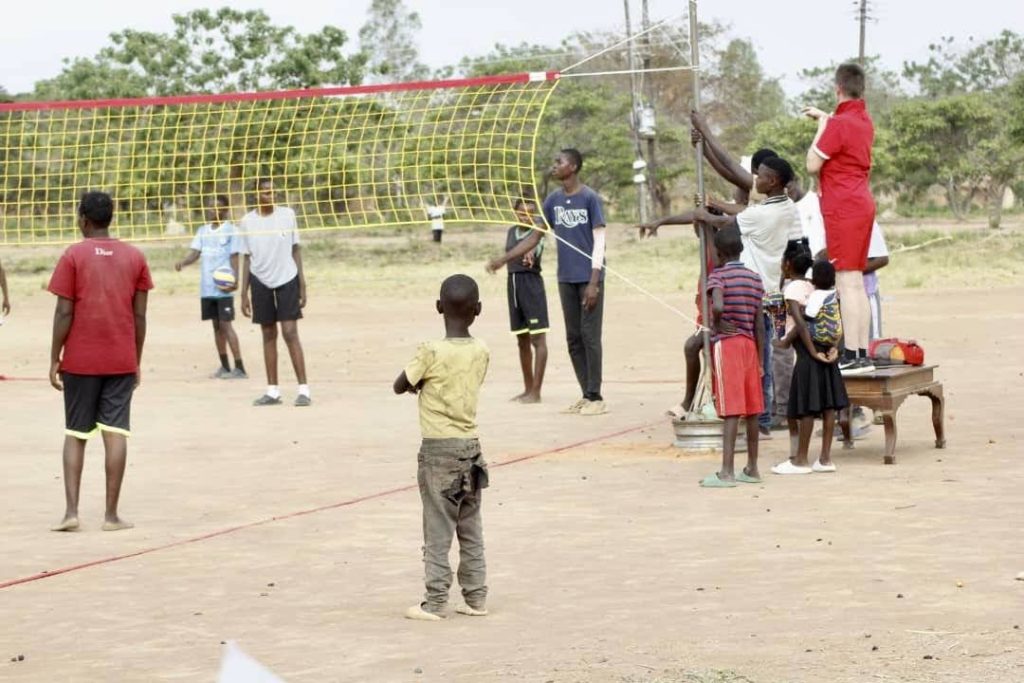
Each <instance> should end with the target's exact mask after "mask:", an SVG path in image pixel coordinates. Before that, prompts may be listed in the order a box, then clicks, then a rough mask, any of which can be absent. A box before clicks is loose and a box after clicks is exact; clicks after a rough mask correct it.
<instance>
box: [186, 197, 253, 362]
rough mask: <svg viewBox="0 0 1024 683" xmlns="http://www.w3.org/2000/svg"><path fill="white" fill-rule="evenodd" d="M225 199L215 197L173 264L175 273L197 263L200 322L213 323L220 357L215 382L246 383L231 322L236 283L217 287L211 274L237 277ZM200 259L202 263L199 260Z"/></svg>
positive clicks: (233, 238) (233, 231) (237, 247)
mask: <svg viewBox="0 0 1024 683" xmlns="http://www.w3.org/2000/svg"><path fill="white" fill-rule="evenodd" d="M228 205H229V202H228V198H227V197H226V196H224V195H217V196H216V197H214V198H213V199H212V200H211V201H210V204H209V206H208V207H207V209H206V219H207V220H208V221H209V222H208V223H207V224H206V225H204V226H202V227H201V228H199V230H198V231H196V235H195V237H194V238H192V244H191V245H190V247H189V252H188V255H187V256H186V257H185V258H183V259H182V260H181V261H179V262H177V263H175V264H174V269H175V270H179V271H180V270H181V269H182V268H184V267H185V266H187V265H190V264H192V263H195V262H196V261H200V263H199V268H200V274H199V296H200V299H199V301H200V313H201V315H202V319H203V320H211V321H213V340H214V343H215V344H216V346H217V354H218V355H219V356H220V367H219V368H217V371H216V372H214V373H213V375H211V377H213V378H214V379H247V378H248V375H247V374H246V373H245V364H244V363H243V362H242V352H241V350H240V349H239V346H238V335H237V334H235V328H234V326H233V325H232V324H231V322H232V321H233V320H234V319H235V297H234V296H232V294H231V292H233V291H235V289H237V286H238V285H237V283H236V284H235V285H233V286H231V287H224V288H222V287H218V286H217V284H216V283H214V281H213V273H214V271H216V270H217V269H218V268H223V267H225V266H229V267H230V268H231V271H232V272H233V273H235V277H237V276H238V252H239V251H241V247H240V245H239V240H238V230H237V229H236V228H235V226H234V224H232V223H231V222H230V221H228V220H226V219H227V215H228ZM200 259H201V260H200ZM228 346H230V347H231V355H232V356H234V359H235V369H234V370H232V369H231V366H230V365H229V364H228V353H227V347H228Z"/></svg>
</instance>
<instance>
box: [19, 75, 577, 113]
mask: <svg viewBox="0 0 1024 683" xmlns="http://www.w3.org/2000/svg"><path fill="white" fill-rule="evenodd" d="M558 75H559V74H558V72H556V71H539V72H533V73H521V74H507V75H501V76H479V77H476V78H449V79H444V80H438V81H410V82H407V83H387V84H379V85H347V86H338V87H334V88H306V89H300V90H270V91H265V92H246V93H217V94H212V95H174V96H170V97H129V98H120V99H109V100H62V101H56V102H9V103H5V104H0V112H14V111H39V110H47V109H104V108H114V107H153V106H167V105H176V104H218V103H224V102H258V101H264V100H293V99H301V98H306V97H345V96H350V95H371V94H374V93H393V92H406V91H411V90H443V89H447V88H472V87H476V86H484V85H503V84H513V83H529V82H531V81H553V80H556V79H557V78H558Z"/></svg>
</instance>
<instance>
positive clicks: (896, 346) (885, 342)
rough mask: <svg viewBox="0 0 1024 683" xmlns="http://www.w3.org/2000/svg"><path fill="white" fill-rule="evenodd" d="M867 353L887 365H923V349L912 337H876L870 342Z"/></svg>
mask: <svg viewBox="0 0 1024 683" xmlns="http://www.w3.org/2000/svg"><path fill="white" fill-rule="evenodd" d="M868 355H869V356H871V359H872V360H876V361H882V362H883V363H887V364H889V365H900V364H903V363H906V364H907V365H924V349H922V348H921V347H920V346H919V345H918V343H917V341H915V340H914V339H897V338H896V337H889V338H888V339H876V340H874V341H873V342H871V346H870V348H869V349H868Z"/></svg>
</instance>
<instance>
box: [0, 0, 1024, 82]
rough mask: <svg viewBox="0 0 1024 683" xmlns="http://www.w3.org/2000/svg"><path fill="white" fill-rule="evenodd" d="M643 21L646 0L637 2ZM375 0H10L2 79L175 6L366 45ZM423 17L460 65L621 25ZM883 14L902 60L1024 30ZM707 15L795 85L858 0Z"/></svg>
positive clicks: (995, 8)
mask: <svg viewBox="0 0 1024 683" xmlns="http://www.w3.org/2000/svg"><path fill="white" fill-rule="evenodd" d="M649 1H650V8H651V10H650V11H651V16H652V20H653V21H657V20H660V19H663V18H667V17H670V16H673V15H678V14H683V13H685V11H686V8H687V2H685V1H684V0H649ZM631 2H632V4H633V6H634V9H633V12H634V21H636V20H637V18H638V16H639V7H640V0H631ZM369 4H370V3H369V0H333V1H332V0H326V1H325V0H319V1H315V2H314V1H309V0H262V1H261V2H255V3H254V2H238V1H237V0H151V1H147V0H94V1H93V2H82V1H81V0H39V1H36V2H31V1H30V2H25V1H24V0H11V2H8V3H6V7H5V11H4V29H5V30H4V32H3V33H4V35H3V39H2V40H0V85H2V86H4V87H5V88H7V90H8V91H9V92H12V93H17V92H25V91H28V90H31V88H32V84H33V83H34V82H35V81H36V80H38V79H41V78H46V77H49V76H52V75H54V74H56V73H58V72H59V71H60V69H61V60H62V59H63V58H64V57H76V56H80V57H90V56H92V55H94V54H95V53H96V52H97V51H98V50H99V49H100V48H101V47H103V46H104V45H105V44H107V36H108V35H109V34H110V33H111V32H112V31H116V30H119V29H122V28H127V27H131V28H134V29H138V30H150V31H167V30H169V29H170V27H171V22H170V15H171V14H173V13H177V12H186V11H188V10H190V9H195V8H199V7H211V8H213V7H220V6H222V5H230V6H234V7H238V8H240V9H248V8H253V7H261V8H262V9H263V10H264V11H266V12H267V13H268V14H269V15H270V16H271V18H272V19H273V20H274V21H275V22H277V23H280V24H290V25H292V26H295V27H296V28H298V29H299V30H301V31H303V32H310V31H316V30H318V29H319V28H321V27H322V26H324V25H325V24H333V25H336V26H340V27H341V28H343V29H345V30H346V31H347V32H348V33H349V35H350V36H351V37H352V38H353V49H354V48H355V45H356V40H355V38H356V34H357V33H358V30H359V27H360V26H361V25H362V24H363V21H364V19H365V16H366V8H367V7H368V6H369ZM407 4H408V5H409V6H410V7H412V8H413V9H415V10H417V11H418V12H419V13H420V15H421V17H422V19H423V33H422V35H421V37H420V46H419V47H420V51H421V55H422V58H423V61H425V62H427V63H428V64H430V65H431V66H443V65H446V64H453V63H456V62H458V60H459V59H460V58H461V57H463V56H464V55H467V54H481V53H485V52H487V51H488V50H489V48H490V47H491V46H493V45H494V43H496V42H503V43H506V44H510V43H511V44H515V43H518V42H520V41H523V40H527V41H530V42H537V43H544V44H557V43H558V41H559V40H560V39H561V38H563V37H564V36H566V35H568V34H569V33H571V32H572V31H575V30H595V29H597V30H600V29H616V28H618V29H620V30H621V28H622V26H623V19H622V14H623V5H622V1H621V0H560V1H559V0H555V1H552V0H407ZM871 4H872V6H873V9H872V13H873V14H874V15H875V16H876V17H877V21H876V22H874V23H871V24H869V25H868V50H867V51H868V53H869V54H881V55H882V56H883V59H884V62H885V64H886V65H888V66H890V67H892V68H898V67H899V65H900V64H901V63H902V62H903V60H906V59H920V58H923V57H924V56H925V55H926V54H927V46H928V43H929V42H931V41H934V40H936V39H938V38H939V37H940V36H944V35H952V36H955V37H956V38H957V39H958V40H966V39H967V38H968V37H970V36H976V37H980V38H982V39H984V38H987V37H990V36H993V35H995V34H996V33H997V32H999V31H1000V30H1002V29H1003V28H1005V27H1009V28H1011V29H1013V30H1016V31H1024V3H1021V0H971V1H970V2H968V3H965V4H964V5H962V6H960V7H959V9H957V8H956V6H954V5H953V4H952V3H940V2H935V1H934V0H877V2H872V3H871ZM698 12H699V14H700V16H701V18H702V19H717V20H720V21H723V22H725V23H727V24H729V25H730V26H731V30H732V34H733V35H735V36H738V37H746V38H750V39H752V40H753V41H754V44H755V45H756V46H757V49H758V52H759V54H760V57H761V63H762V64H763V65H764V66H765V69H766V70H767V72H768V73H769V74H770V75H773V76H778V77H781V78H783V84H784V86H785V87H786V89H787V91H788V92H789V93H790V94H795V91H798V89H799V81H798V80H797V79H796V78H795V74H796V73H797V72H798V71H799V70H800V69H801V68H803V67H807V66H813V65H819V64H823V63H827V62H829V61H831V60H840V59H843V58H845V57H848V56H850V55H853V54H855V53H856V51H857V37H858V36H857V25H856V22H855V21H854V12H855V8H854V3H853V0H786V1H785V2H775V3H772V2H764V1H760V2H755V1H754V0H714V1H712V0H701V1H700V3H699V10H698Z"/></svg>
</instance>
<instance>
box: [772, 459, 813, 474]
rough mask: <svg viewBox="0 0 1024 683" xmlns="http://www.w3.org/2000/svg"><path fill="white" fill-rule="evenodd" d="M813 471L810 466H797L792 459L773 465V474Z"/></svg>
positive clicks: (807, 472) (808, 472)
mask: <svg viewBox="0 0 1024 683" xmlns="http://www.w3.org/2000/svg"><path fill="white" fill-rule="evenodd" d="M813 471H814V470H812V469H811V468H810V467H797V466H796V465H794V464H793V463H792V461H790V460H783V461H782V462H780V463H779V464H777V465H772V474H810V473H811V472H813Z"/></svg>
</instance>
